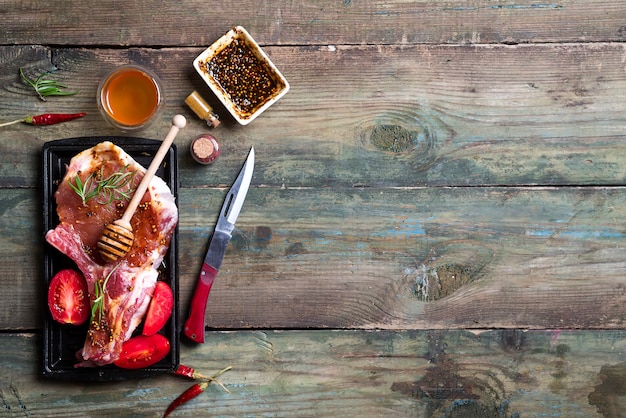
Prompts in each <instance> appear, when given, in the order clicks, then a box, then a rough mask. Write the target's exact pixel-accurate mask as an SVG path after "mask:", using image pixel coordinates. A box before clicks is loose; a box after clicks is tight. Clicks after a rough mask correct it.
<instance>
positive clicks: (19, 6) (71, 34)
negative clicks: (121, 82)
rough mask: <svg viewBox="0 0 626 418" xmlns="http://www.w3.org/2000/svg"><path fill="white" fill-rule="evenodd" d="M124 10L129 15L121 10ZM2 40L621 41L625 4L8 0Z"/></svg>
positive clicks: (578, 0)
mask: <svg viewBox="0 0 626 418" xmlns="http://www.w3.org/2000/svg"><path fill="white" fill-rule="evenodd" d="M120 9H123V13H120ZM0 15H2V16H3V29H5V30H3V31H2V32H0V44H8V45H11V44H56V45H74V44H82V45H121V46H134V45H154V46H180V45H186V46H190V45H200V46H205V45H207V44H210V43H212V42H213V41H214V40H215V39H216V38H217V37H219V36H221V35H222V34H223V32H224V31H223V30H222V28H223V27H229V26H233V25H242V26H244V27H246V28H247V29H249V30H250V31H251V33H255V34H258V35H255V37H258V39H259V41H260V42H262V43H263V44H280V45H319V44H322V45H326V44H332V45H337V44H391V43H395V44H398V43H404V44H409V43H433V44H439V43H444V44H462V43H526V42H597V41H611V42H622V41H624V38H625V37H626V31H625V29H624V19H623V17H624V3H623V1H608V0H595V1H593V2H590V1H585V0H564V1H559V2H538V1H533V0H518V1H486V0H481V1H467V0H454V1H439V0H422V1H381V0H376V1H368V2H360V1H351V0H344V1H331V0H322V1H315V2H308V1H303V0H300V1H289V2H276V1H266V2H262V3H259V2H258V1H256V0H239V1H237V2H236V3H231V2H228V3H225V2H220V3H207V2H206V1H202V0H184V1H178V2H175V3H171V2H161V1H158V0H156V1H155V0H152V1H141V2H111V1H109V2H102V1H95V0H85V1H76V0H72V1H64V2H63V3H62V4H58V2H54V1H38V2H20V1H5V2H2V4H0Z"/></svg>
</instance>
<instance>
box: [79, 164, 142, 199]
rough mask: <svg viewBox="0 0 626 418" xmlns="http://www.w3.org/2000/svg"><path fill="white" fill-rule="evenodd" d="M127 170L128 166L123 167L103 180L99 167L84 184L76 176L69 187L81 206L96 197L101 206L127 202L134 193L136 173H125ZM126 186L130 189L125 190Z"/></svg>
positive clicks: (101, 169) (101, 170)
mask: <svg viewBox="0 0 626 418" xmlns="http://www.w3.org/2000/svg"><path fill="white" fill-rule="evenodd" d="M127 169H128V165H125V166H124V167H122V168H121V169H120V170H119V171H117V172H115V173H113V174H111V175H110V176H109V177H107V178H104V179H103V178H102V176H103V167H101V168H100V170H99V171H94V172H92V173H91V174H90V175H89V177H87V178H86V179H85V182H84V183H83V182H82V180H81V179H80V176H79V175H78V174H77V175H76V176H75V177H74V182H75V183H76V184H72V182H71V181H70V182H69V185H70V187H71V188H72V189H73V190H74V191H75V192H76V194H77V195H78V196H79V197H80V198H81V200H82V201H83V205H84V204H85V203H87V201H88V200H89V199H92V198H94V197H96V196H98V200H97V202H98V203H99V204H101V205H108V204H109V203H111V202H113V201H114V200H122V199H127V200H128V199H130V198H131V197H132V193H133V191H134V189H133V187H132V184H133V179H134V178H135V174H136V173H137V172H136V171H132V172H131V171H127ZM94 184H95V186H94ZM128 185H130V187H128V188H127V187H126V186H128ZM125 189H126V190H125Z"/></svg>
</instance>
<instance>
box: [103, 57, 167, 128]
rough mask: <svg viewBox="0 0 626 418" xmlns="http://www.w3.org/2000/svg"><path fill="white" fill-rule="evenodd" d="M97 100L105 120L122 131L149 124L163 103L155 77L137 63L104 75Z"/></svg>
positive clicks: (161, 92) (159, 85)
mask: <svg viewBox="0 0 626 418" xmlns="http://www.w3.org/2000/svg"><path fill="white" fill-rule="evenodd" d="M97 101H98V108H99V109H100V113H102V116H103V117H104V119H105V120H106V121H107V122H109V123H110V124H111V125H113V126H115V127H116V128H119V129H121V130H123V131H138V130H141V129H144V128H146V127H148V126H149V125H150V124H151V123H152V122H153V121H154V120H155V119H156V118H157V116H158V114H159V113H160V110H161V107H162V105H163V102H164V100H163V90H162V88H161V83H160V81H159V79H158V78H157V76H156V75H155V74H153V73H152V72H151V71H149V70H147V69H145V68H143V67H141V66H138V65H124V66H122V67H118V68H116V69H115V70H113V71H111V72H110V73H109V74H107V75H106V76H105V77H104V78H103V79H102V81H101V82H100V85H99V87H98V95H97Z"/></svg>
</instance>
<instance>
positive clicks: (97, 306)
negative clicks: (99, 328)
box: [90, 263, 120, 324]
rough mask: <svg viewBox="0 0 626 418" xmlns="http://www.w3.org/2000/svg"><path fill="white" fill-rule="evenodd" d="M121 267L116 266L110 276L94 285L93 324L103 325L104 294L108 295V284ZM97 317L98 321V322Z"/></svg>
mask: <svg viewBox="0 0 626 418" xmlns="http://www.w3.org/2000/svg"><path fill="white" fill-rule="evenodd" d="M119 266H120V264H119V263H118V264H116V265H115V267H113V268H112V269H111V271H109V274H107V276H106V277H105V278H104V280H96V282H95V284H94V289H93V293H94V300H93V305H91V320H90V323H91V324H100V323H102V314H103V312H104V294H105V293H106V288H107V283H108V282H109V279H110V278H111V276H112V275H113V272H114V271H115V270H116V269H117V268H118V267H119ZM96 317H97V318H98V320H97V321H96Z"/></svg>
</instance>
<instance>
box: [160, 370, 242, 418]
mask: <svg viewBox="0 0 626 418" xmlns="http://www.w3.org/2000/svg"><path fill="white" fill-rule="evenodd" d="M230 369H232V367H231V366H228V367H226V368H225V369H223V370H220V371H219V372H217V373H216V374H215V375H213V376H211V377H206V376H203V375H201V374H200V373H198V372H196V371H195V370H194V369H192V368H191V367H189V366H183V365H180V366H178V368H177V369H176V370H174V374H176V375H178V376H185V377H190V378H192V379H203V382H201V383H196V384H195V385H193V386H191V387H190V388H189V389H187V390H186V391H184V392H183V393H182V394H181V395H180V396H179V397H178V398H176V399H174V400H173V401H172V403H171V404H170V405H169V406H168V407H167V409H166V410H165V414H164V415H163V418H166V417H167V416H168V415H169V414H171V413H172V412H173V411H174V410H175V409H176V408H178V407H179V406H181V405H184V404H185V403H187V402H189V401H190V400H192V399H193V398H195V397H196V396H198V395H200V394H201V393H202V392H204V391H205V390H206V388H207V387H209V385H210V384H211V382H215V383H217V384H218V385H220V386H221V387H222V388H223V389H224V390H225V391H226V392H227V393H230V391H229V390H228V389H227V388H226V387H225V386H224V385H223V384H222V382H220V381H219V380H217V378H218V377H220V376H221V375H222V374H224V373H226V372H227V371H229V370H230Z"/></svg>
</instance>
